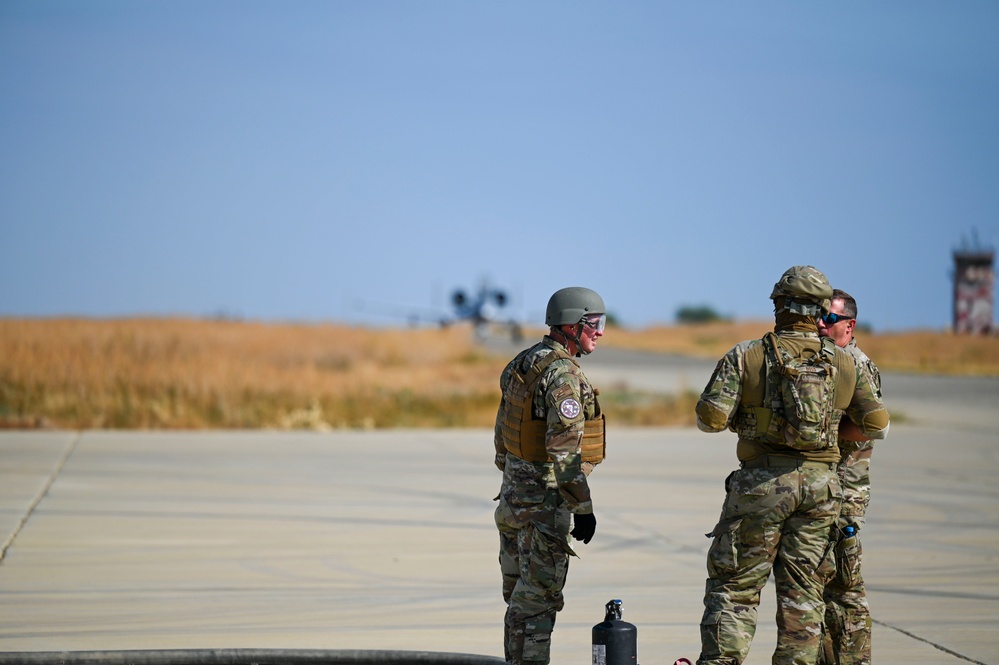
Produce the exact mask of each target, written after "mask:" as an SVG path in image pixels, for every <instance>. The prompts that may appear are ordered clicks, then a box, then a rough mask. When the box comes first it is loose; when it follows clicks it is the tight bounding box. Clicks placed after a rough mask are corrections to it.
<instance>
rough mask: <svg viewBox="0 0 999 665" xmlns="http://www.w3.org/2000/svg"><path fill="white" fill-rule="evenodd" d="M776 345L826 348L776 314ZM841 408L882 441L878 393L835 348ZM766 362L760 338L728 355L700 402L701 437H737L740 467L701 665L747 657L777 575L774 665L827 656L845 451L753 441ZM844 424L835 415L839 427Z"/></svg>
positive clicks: (718, 534) (713, 563)
mask: <svg viewBox="0 0 999 665" xmlns="http://www.w3.org/2000/svg"><path fill="white" fill-rule="evenodd" d="M776 333H777V344H778V347H779V348H781V349H784V350H786V351H788V353H789V354H791V356H792V357H798V358H800V357H804V356H806V355H807V354H814V353H815V352H816V351H817V350H818V349H819V348H820V347H821V342H820V340H819V336H818V332H817V330H816V328H815V323H814V319H808V318H807V317H799V316H794V315H785V316H784V317H783V319H782V317H781V316H778V319H777V326H776ZM833 361H834V362H833V364H834V365H835V367H836V370H837V371H836V377H837V378H836V384H835V392H834V407H835V409H836V413H837V415H843V414H845V415H846V416H848V417H849V418H850V419H851V420H853V421H854V422H855V423H857V425H858V426H859V427H860V429H861V430H862V431H863V432H864V433H865V435H866V436H868V437H870V438H883V437H884V436H885V434H886V433H887V429H888V414H887V412H886V411H885V409H884V405H883V404H882V403H881V399H880V397H879V396H878V393H877V391H876V390H875V388H874V387H873V386H872V385H871V384H870V381H869V380H868V379H867V378H866V376H865V375H864V373H863V372H860V371H859V370H858V369H857V366H856V364H855V363H854V361H853V359H852V358H851V356H850V355H849V354H848V353H846V352H844V351H843V350H842V349H835V353H834V355H833ZM766 381H767V362H766V358H765V351H764V345H763V343H762V340H753V341H749V342H742V343H740V344H739V345H737V346H736V347H734V348H733V349H732V350H731V351H729V352H728V353H727V354H726V355H725V356H724V357H723V358H722V359H721V360H720V361H719V362H718V365H717V367H716V368H715V371H714V374H713V375H712V377H711V379H710V381H709V382H708V384H707V386H706V387H705V389H704V392H703V393H702V394H701V397H700V400H699V401H698V404H697V409H696V410H697V423H698V427H700V429H702V430H703V431H708V432H720V431H722V430H724V429H726V428H728V429H731V430H732V431H738V432H739V434H740V435H739V439H738V443H737V450H736V452H737V456H738V458H739V460H740V467H741V468H739V469H737V470H735V471H733V472H732V473H731V474H730V475H729V476H728V478H727V479H726V480H725V491H726V498H725V503H724V505H723V507H722V512H721V517H720V519H719V521H718V523H717V525H716V526H715V528H714V529H713V530H712V531H711V533H710V534H708V536H709V537H712V538H713V540H712V543H711V546H710V548H709V550H708V560H707V567H708V579H707V582H706V584H705V596H704V615H703V618H702V620H701V655H700V658H699V659H698V661H697V663H698V665H706V664H708V663H715V664H724V665H735V664H738V663H742V662H743V660H745V658H746V655H747V654H748V652H749V647H750V644H751V643H752V639H753V636H754V634H755V632H756V613H757V608H758V606H759V600H760V592H761V590H762V588H763V586H764V585H765V584H766V581H767V578H768V577H769V575H770V573H771V570H772V571H773V574H774V580H775V585H776V589H777V600H778V602H777V628H778V636H777V649H776V651H775V653H774V656H773V663H775V665H785V664H789V663H814V662H815V661H816V659H817V657H818V652H819V648H820V633H821V630H822V623H823V609H824V604H823V600H822V592H823V587H824V585H825V581H826V580H827V579H828V578H829V577H830V576H831V575H832V574H833V572H834V561H833V551H832V550H833V547H832V540H831V535H832V531H833V529H834V526H835V523H836V520H837V518H838V516H839V513H840V502H841V496H842V495H841V489H840V482H839V478H838V476H837V473H836V467H837V463H838V462H839V450H838V448H837V447H836V445H835V443H834V440H835V439H834V438H832V434H831V432H828V433H825V434H824V436H825V437H826V439H827V440H829V439H832V441H831V442H830V443H831V445H830V446H828V447H825V448H822V449H816V450H799V449H795V448H791V447H789V446H787V445H784V444H783V443H771V442H768V441H767V440H765V439H763V438H761V437H758V436H754V435H752V434H749V433H748V430H749V429H751V428H749V427H748V426H747V423H746V422H742V421H740V418H746V417H747V416H746V414H747V413H750V412H751V408H752V407H759V406H762V405H763V402H764V394H765V386H766ZM835 420H836V422H837V423H838V417H837V418H836V419H835Z"/></svg>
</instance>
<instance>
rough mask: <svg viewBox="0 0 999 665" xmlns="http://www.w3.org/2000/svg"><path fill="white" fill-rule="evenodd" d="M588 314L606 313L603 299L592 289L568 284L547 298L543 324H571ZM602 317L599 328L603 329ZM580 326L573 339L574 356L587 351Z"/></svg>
mask: <svg viewBox="0 0 999 665" xmlns="http://www.w3.org/2000/svg"><path fill="white" fill-rule="evenodd" d="M590 314H604V315H606V314H607V308H606V307H605V306H604V299H603V298H601V297H600V294H599V293H597V292H596V291H594V290H593V289H587V288H585V287H582V286H570V287H567V288H564V289H559V290H558V291H556V292H555V293H553V294H552V297H551V298H549V299H548V309H547V310H546V312H545V324H546V325H548V326H549V327H551V328H555V327H557V326H571V325H575V324H577V323H579V322H581V321H582V320H583V319H584V318H586V316H588V315H590ZM603 318H604V317H601V323H600V325H601V330H602V329H603V327H602V326H603ZM582 334H583V329H582V326H581V327H580V329H579V331H578V332H577V333H576V335H575V337H573V340H574V341H575V342H576V349H577V351H576V357H577V358H578V357H579V356H581V355H584V354H587V353H589V351H584V350H583V344H582V341H581V336H582Z"/></svg>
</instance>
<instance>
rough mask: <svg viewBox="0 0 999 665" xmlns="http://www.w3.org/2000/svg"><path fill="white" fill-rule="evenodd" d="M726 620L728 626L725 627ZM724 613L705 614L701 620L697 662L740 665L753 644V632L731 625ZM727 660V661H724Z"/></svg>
mask: <svg viewBox="0 0 999 665" xmlns="http://www.w3.org/2000/svg"><path fill="white" fill-rule="evenodd" d="M726 619H727V620H728V622H729V625H728V626H726ZM731 621H732V618H731V616H728V617H726V614H725V612H705V613H704V616H703V618H702V619H701V657H700V658H699V659H698V660H699V661H709V662H728V661H729V660H730V661H731V662H733V663H735V662H738V663H741V662H743V661H744V660H745V659H746V656H747V655H748V653H749V647H750V645H751V644H752V643H753V632H754V630H753V629H752V628H750V627H749V626H744V627H737V626H732V625H731ZM726 659H728V660H726Z"/></svg>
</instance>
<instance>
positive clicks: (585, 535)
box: [569, 513, 597, 545]
mask: <svg viewBox="0 0 999 665" xmlns="http://www.w3.org/2000/svg"><path fill="white" fill-rule="evenodd" d="M572 519H573V522H575V525H574V526H573V527H572V531H570V532H569V534H570V535H571V536H572V537H573V538H575V539H576V540H582V541H583V544H584V545H585V544H587V543H589V542H590V540H591V539H592V538H593V532H594V531H596V530H597V518H596V517H594V515H593V513H589V514H586V515H583V514H577V515H573V517H572Z"/></svg>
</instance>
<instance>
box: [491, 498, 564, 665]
mask: <svg viewBox="0 0 999 665" xmlns="http://www.w3.org/2000/svg"><path fill="white" fill-rule="evenodd" d="M516 503H518V502H517V501H515V500H514V501H508V500H507V499H506V498H504V497H502V496H501V497H500V504H499V506H497V508H496V515H495V517H496V526H497V528H498V529H499V537H500V550H499V564H500V571H501V572H502V574H503V600H504V601H506V604H507V610H506V616H505V617H504V620H503V627H504V635H503V642H504V652H505V655H506V662H507V663H512V664H513V665H521V664H522V663H531V664H542V663H548V662H549V661H550V651H551V634H552V631H553V630H554V628H555V615H556V613H557V612H559V611H560V610H561V609H562V607H563V605H564V599H563V597H562V589H563V588H564V587H565V580H566V574H567V572H568V570H569V556H570V555H571V554H572V549H571V548H570V547H569V540H568V536H569V528H570V524H571V521H572V518H571V516H570V513H569V511H568V510H566V509H565V508H564V507H562V506H560V505H557V504H560V503H561V502H560V501H559V499H558V492H557V490H556V491H549V492H547V493H546V496H545V499H544V500H543V501H542V503H541V504H539V505H538V506H536V507H535V509H532V510H530V511H528V512H527V514H525V513H524V511H522V510H518V507H517V506H516V505H514V504H516ZM525 518H527V519H525Z"/></svg>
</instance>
